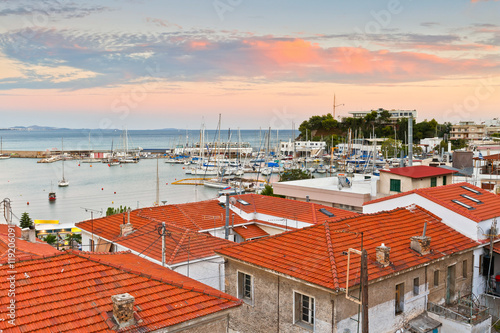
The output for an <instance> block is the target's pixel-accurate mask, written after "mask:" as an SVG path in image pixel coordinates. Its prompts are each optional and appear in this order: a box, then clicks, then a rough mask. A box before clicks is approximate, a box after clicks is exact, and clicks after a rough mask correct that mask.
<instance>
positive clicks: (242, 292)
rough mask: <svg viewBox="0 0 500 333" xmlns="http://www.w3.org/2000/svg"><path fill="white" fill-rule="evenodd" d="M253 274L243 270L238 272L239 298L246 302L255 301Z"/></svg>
mask: <svg viewBox="0 0 500 333" xmlns="http://www.w3.org/2000/svg"><path fill="white" fill-rule="evenodd" d="M252 282H253V281H252V276H251V275H249V274H246V273H243V272H238V298H240V299H242V300H243V301H244V302H245V303H248V304H252V303H253V283H252Z"/></svg>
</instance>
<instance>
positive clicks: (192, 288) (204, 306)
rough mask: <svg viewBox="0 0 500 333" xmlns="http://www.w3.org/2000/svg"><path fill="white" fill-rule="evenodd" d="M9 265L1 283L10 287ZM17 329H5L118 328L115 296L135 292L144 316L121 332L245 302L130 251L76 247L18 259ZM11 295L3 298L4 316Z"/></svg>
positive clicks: (3, 324)
mask: <svg viewBox="0 0 500 333" xmlns="http://www.w3.org/2000/svg"><path fill="white" fill-rule="evenodd" d="M9 270H10V269H9V268H8V265H2V266H1V267H0V287H1V289H2V290H8V289H9V287H8V283H9V281H8V280H7V277H8V276H9V275H10V274H11V273H10V272H9ZM15 270H16V272H17V273H16V303H15V304H16V319H15V328H13V327H12V325H11V324H9V323H8V321H7V320H4V321H0V329H2V330H4V332H115V331H114V330H113V329H112V328H113V326H114V320H113V319H112V302H111V296H112V295H116V294H122V293H129V294H130V295H132V296H133V297H135V303H134V310H135V312H136V318H137V319H139V321H138V323H136V324H135V325H132V326H129V327H126V328H123V329H121V330H119V331H120V332H149V331H154V330H158V329H162V328H167V327H170V326H172V325H176V324H179V323H182V322H186V321H189V320H191V319H199V318H200V317H203V316H205V315H209V314H213V313H216V312H219V311H223V310H226V309H230V308H233V307H235V306H238V305H239V304H241V301H240V300H238V299H236V298H234V297H232V296H230V295H227V294H224V293H222V292H219V291H217V290H215V289H213V288H210V287H208V286H205V285H203V284H202V283H199V282H196V281H194V280H191V279H190V278H188V277H186V276H183V275H180V274H178V273H175V272H173V271H171V270H169V269H166V268H162V267H159V266H158V265H154V264H153V263H151V262H148V261H147V260H144V259H141V258H138V257H137V256H135V255H132V254H130V253H128V254H127V253H125V254H124V253H121V254H112V255H96V254H85V253H81V254H80V253H77V252H70V253H64V254H60V255H56V256H52V257H45V258H39V259H35V260H28V261H22V262H19V263H16V266H15ZM9 301H10V298H9V297H7V294H5V295H2V297H0V308H1V310H0V311H1V312H2V313H1V316H2V318H7V317H6V313H5V312H6V309H7V305H8V303H9Z"/></svg>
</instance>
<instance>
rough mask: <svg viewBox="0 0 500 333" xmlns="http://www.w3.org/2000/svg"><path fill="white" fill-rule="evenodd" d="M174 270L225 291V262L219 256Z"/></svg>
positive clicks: (183, 265) (174, 267)
mask: <svg viewBox="0 0 500 333" xmlns="http://www.w3.org/2000/svg"><path fill="white" fill-rule="evenodd" d="M146 259H147V258H146ZM172 269H173V270H174V271H176V272H177V273H180V274H182V275H186V276H188V277H190V278H192V279H194V280H196V281H199V282H201V283H204V284H206V285H208V286H210V287H212V288H215V289H218V290H221V291H224V260H223V259H222V258H221V257H219V256H214V257H210V258H204V260H199V261H196V262H193V263H190V264H189V265H188V264H187V263H183V264H182V265H180V266H173V267H172Z"/></svg>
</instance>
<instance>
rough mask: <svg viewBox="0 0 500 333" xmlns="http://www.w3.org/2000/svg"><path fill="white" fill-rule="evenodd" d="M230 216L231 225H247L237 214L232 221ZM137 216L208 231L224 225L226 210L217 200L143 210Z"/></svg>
mask: <svg viewBox="0 0 500 333" xmlns="http://www.w3.org/2000/svg"><path fill="white" fill-rule="evenodd" d="M230 214H231V223H232V224H234V225H238V224H242V223H248V221H247V220H244V219H242V218H241V217H239V216H238V215H237V214H234V220H233V217H232V214H233V213H232V212H230ZM139 216H141V217H145V218H150V219H154V220H157V221H162V222H163V221H164V222H167V223H171V224H175V225H177V226H179V227H183V228H187V229H191V230H209V229H213V228H214V227H216V228H220V227H223V226H224V225H225V224H226V220H225V218H226V209H225V208H224V207H222V206H221V205H220V202H219V200H217V199H212V200H205V201H199V202H190V203H185V204H177V205H167V206H159V207H151V208H145V209H141V210H140V213H139Z"/></svg>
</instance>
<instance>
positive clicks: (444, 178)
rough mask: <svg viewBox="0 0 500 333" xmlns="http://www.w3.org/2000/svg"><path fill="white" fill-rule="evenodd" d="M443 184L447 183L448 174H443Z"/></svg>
mask: <svg viewBox="0 0 500 333" xmlns="http://www.w3.org/2000/svg"><path fill="white" fill-rule="evenodd" d="M443 185H446V176H443Z"/></svg>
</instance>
